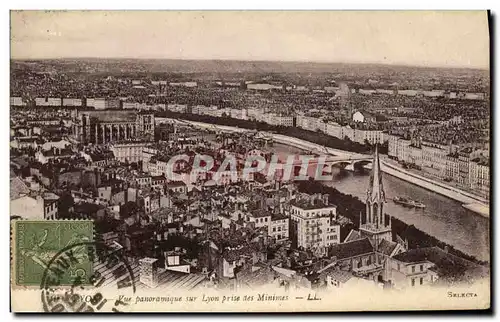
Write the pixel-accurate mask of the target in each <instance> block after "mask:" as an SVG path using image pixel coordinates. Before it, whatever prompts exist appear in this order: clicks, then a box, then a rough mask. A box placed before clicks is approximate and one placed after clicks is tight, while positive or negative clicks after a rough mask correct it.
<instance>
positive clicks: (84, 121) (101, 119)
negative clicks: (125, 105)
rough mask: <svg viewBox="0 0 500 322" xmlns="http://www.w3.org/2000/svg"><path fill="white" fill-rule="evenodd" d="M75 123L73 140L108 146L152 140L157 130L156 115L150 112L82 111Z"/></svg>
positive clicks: (78, 113)
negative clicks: (117, 143)
mask: <svg viewBox="0 0 500 322" xmlns="http://www.w3.org/2000/svg"><path fill="white" fill-rule="evenodd" d="M73 122H74V125H73V138H74V139H76V140H77V141H79V142H81V143H92V144H107V143H113V142H123V141H133V140H152V139H153V137H154V130H155V118H154V114H153V113H150V112H136V111H128V110H109V111H108V110H102V111H101V110H92V111H82V112H77V115H76V117H75V119H74V121H73Z"/></svg>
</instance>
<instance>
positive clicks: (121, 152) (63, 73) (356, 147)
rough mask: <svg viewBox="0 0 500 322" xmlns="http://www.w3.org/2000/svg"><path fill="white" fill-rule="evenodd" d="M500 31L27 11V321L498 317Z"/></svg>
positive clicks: (283, 14)
mask: <svg viewBox="0 0 500 322" xmlns="http://www.w3.org/2000/svg"><path fill="white" fill-rule="evenodd" d="M489 44H490V41H489V13H488V12H486V11H459V12H453V11H11V44H10V46H11V61H10V65H11V68H10V229H11V236H10V243H11V244H10V249H11V258H10V260H11V280H10V282H11V310H12V311H13V312H125V313H126V312H358V311H374V312H375V311H386V312H387V311H388V312H390V311H416V310H433V311H434V310H464V309H468V310H488V309H490V305H491V294H490V283H491V268H490V263H491V258H490V253H491V249H490V238H491V237H490V236H491V234H490V229H491V226H490V198H491V196H490V189H491V185H490V181H491V180H490V173H491V172H490V133H491V128H490V111H491V109H490V104H491V102H490V96H491V94H490V91H491V88H490V82H491V80H490V63H489V62H490V57H489V52H490V49H489Z"/></svg>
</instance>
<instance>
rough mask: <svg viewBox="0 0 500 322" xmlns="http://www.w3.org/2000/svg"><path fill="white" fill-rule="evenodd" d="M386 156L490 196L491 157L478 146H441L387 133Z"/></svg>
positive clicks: (415, 137)
mask: <svg viewBox="0 0 500 322" xmlns="http://www.w3.org/2000/svg"><path fill="white" fill-rule="evenodd" d="M387 137H388V141H389V142H388V143H389V149H388V156H389V157H390V158H392V159H395V160H397V161H399V162H400V163H403V164H404V165H405V166H408V167H410V168H412V167H414V168H417V169H420V170H423V172H424V173H425V174H427V175H430V176H432V177H435V178H437V179H440V180H444V181H447V182H450V181H453V182H455V183H457V184H458V185H460V186H461V187H463V188H466V189H471V190H473V191H475V192H477V193H479V194H480V195H481V196H483V197H485V198H489V193H490V179H489V178H490V164H489V160H490V155H489V150H488V149H484V148H481V147H476V146H473V145H470V146H463V147H460V146H457V145H453V144H451V143H450V144H448V145H442V144H438V143H433V142H427V141H423V140H422V139H421V137H419V136H418V134H416V133H413V135H412V136H411V137H404V136H399V135H396V134H389V135H387Z"/></svg>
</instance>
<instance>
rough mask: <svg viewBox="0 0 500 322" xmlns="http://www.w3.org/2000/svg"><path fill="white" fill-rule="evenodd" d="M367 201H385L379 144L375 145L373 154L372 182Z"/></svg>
mask: <svg viewBox="0 0 500 322" xmlns="http://www.w3.org/2000/svg"><path fill="white" fill-rule="evenodd" d="M367 201H370V203H373V202H377V201H383V202H385V192H384V185H383V184H382V174H381V173H380V159H379V156H378V144H376V145H375V154H374V155H373V163H372V172H371V174H370V184H369V186H368V190H367Z"/></svg>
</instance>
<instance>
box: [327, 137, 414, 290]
mask: <svg viewBox="0 0 500 322" xmlns="http://www.w3.org/2000/svg"><path fill="white" fill-rule="evenodd" d="M385 203H386V199H385V191H384V185H383V182H382V172H381V169H380V160H379V154H378V147H377V146H375V154H374V156H373V165H372V172H371V175H370V181H369V186H368V190H367V196H366V213H365V215H364V216H363V215H361V217H360V221H359V229H358V230H354V229H353V230H351V232H350V233H349V234H348V235H347V237H346V239H345V240H344V242H343V243H341V244H337V245H335V246H333V247H332V248H331V249H330V251H329V255H330V256H331V257H332V258H333V257H334V258H336V260H337V263H338V265H339V267H340V269H343V270H348V271H351V272H352V273H353V274H354V275H356V276H359V277H363V278H369V279H373V280H375V281H379V282H382V281H384V282H390V276H391V269H390V265H389V264H390V263H389V261H388V258H391V257H393V256H396V255H397V254H400V253H403V252H405V251H406V250H407V248H408V247H407V245H405V243H404V242H402V240H401V239H400V238H398V239H399V241H398V242H395V241H393V240H392V229H391V220H390V217H389V218H386V216H385V214H384V205H385Z"/></svg>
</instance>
